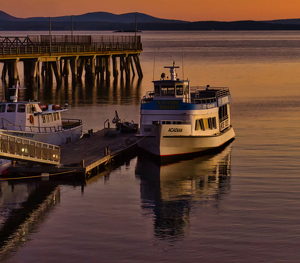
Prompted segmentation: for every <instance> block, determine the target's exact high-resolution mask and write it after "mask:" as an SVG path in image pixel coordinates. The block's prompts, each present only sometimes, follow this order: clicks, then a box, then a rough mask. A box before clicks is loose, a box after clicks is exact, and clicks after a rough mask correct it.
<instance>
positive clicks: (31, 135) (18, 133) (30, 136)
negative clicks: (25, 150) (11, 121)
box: [12, 132, 34, 138]
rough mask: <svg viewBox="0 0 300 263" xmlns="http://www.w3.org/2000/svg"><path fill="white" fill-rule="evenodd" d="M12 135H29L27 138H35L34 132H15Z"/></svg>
mask: <svg viewBox="0 0 300 263" xmlns="http://www.w3.org/2000/svg"><path fill="white" fill-rule="evenodd" d="M12 136H22V137H27V138H33V136H34V134H30V133H23V132H14V133H13V134H12Z"/></svg>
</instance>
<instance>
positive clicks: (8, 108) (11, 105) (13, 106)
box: [7, 104, 16, 112]
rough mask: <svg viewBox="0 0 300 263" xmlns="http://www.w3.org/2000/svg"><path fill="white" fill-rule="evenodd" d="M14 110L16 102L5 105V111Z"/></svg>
mask: <svg viewBox="0 0 300 263" xmlns="http://www.w3.org/2000/svg"><path fill="white" fill-rule="evenodd" d="M15 111H16V104H8V105H7V112H15Z"/></svg>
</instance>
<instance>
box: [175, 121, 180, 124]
mask: <svg viewBox="0 0 300 263" xmlns="http://www.w3.org/2000/svg"><path fill="white" fill-rule="evenodd" d="M173 124H182V121H173Z"/></svg>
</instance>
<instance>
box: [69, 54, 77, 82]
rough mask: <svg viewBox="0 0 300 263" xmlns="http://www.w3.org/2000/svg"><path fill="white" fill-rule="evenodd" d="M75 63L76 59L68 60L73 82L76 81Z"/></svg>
mask: <svg viewBox="0 0 300 263" xmlns="http://www.w3.org/2000/svg"><path fill="white" fill-rule="evenodd" d="M77 61H78V57H75V58H72V59H70V65H71V71H72V79H73V80H77Z"/></svg>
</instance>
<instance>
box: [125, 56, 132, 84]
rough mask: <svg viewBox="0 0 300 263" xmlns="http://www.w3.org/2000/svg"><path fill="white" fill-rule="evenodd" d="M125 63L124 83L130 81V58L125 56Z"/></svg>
mask: <svg viewBox="0 0 300 263" xmlns="http://www.w3.org/2000/svg"><path fill="white" fill-rule="evenodd" d="M125 62H126V67H125V70H126V81H129V80H130V64H131V63H130V62H131V60H130V57H129V56H127V57H126V59H125Z"/></svg>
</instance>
